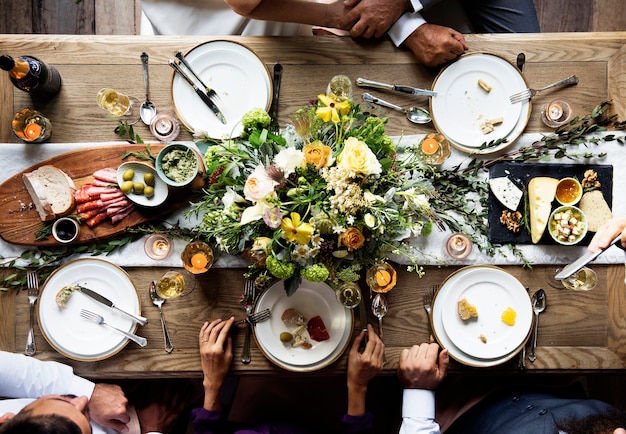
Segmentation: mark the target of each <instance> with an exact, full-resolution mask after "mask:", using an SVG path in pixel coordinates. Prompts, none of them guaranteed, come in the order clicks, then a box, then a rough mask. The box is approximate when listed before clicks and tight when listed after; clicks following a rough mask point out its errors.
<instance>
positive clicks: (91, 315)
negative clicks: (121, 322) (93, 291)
mask: <svg viewBox="0 0 626 434" xmlns="http://www.w3.org/2000/svg"><path fill="white" fill-rule="evenodd" d="M80 316H81V317H82V318H85V319H86V320H87V321H91V322H93V323H96V324H100V325H105V326H107V327H109V328H112V329H113V330H115V331H118V332H119V333H121V334H123V335H124V336H126V337H127V338H128V339H130V340H131V341H133V342H135V343H136V344H137V345H139V346H141V347H145V346H146V344H147V343H148V341H147V340H146V338H142V337H141V336H137V335H134V334H132V333H128V332H127V331H124V330H122V329H118V328H117V327H114V326H112V325H111V324H109V323H107V322H106V321H105V319H104V317H103V316H102V315H98V314H97V313H95V312H91V311H89V310H86V309H81V310H80Z"/></svg>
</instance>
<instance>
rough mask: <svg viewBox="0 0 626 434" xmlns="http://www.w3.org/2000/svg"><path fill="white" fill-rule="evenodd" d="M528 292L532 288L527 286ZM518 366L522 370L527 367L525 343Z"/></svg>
mask: <svg viewBox="0 0 626 434" xmlns="http://www.w3.org/2000/svg"><path fill="white" fill-rule="evenodd" d="M526 292H527V293H529V292H530V288H529V287H528V286H527V287H526ZM517 367H518V369H520V370H522V371H523V370H524V369H526V345H525V344H524V345H523V346H522V351H521V352H520V354H519V359H518V360H517Z"/></svg>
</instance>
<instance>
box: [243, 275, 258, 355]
mask: <svg viewBox="0 0 626 434" xmlns="http://www.w3.org/2000/svg"><path fill="white" fill-rule="evenodd" d="M255 298H256V285H255V284H254V281H253V280H250V279H248V280H246V283H245V286H244V291H243V302H244V303H245V304H244V309H245V311H246V317H249V316H250V314H251V313H252V308H253V305H254V300H255ZM251 334H252V324H250V323H248V324H247V325H246V334H245V336H244V341H243V350H242V353H241V363H243V364H246V365H247V364H248V363H250V359H251V357H250V335H251Z"/></svg>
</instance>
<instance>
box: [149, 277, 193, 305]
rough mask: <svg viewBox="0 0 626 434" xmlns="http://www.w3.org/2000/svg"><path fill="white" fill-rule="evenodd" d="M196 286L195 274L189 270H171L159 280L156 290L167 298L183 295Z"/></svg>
mask: <svg viewBox="0 0 626 434" xmlns="http://www.w3.org/2000/svg"><path fill="white" fill-rule="evenodd" d="M195 286H196V280H195V275H194V274H192V273H190V272H189V271H187V270H170V271H168V272H166V273H165V274H164V275H163V276H161V278H160V279H159V280H157V284H156V291H157V294H159V296H161V297H162V298H165V299H171V298H177V297H182V296H184V295H187V294H189V293H190V292H191V291H193V289H194V287H195Z"/></svg>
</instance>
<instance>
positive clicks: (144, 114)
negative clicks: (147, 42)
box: [139, 52, 157, 125]
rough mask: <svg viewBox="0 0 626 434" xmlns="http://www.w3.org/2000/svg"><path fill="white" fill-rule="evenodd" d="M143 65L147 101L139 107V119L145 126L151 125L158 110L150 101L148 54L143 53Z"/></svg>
mask: <svg viewBox="0 0 626 434" xmlns="http://www.w3.org/2000/svg"><path fill="white" fill-rule="evenodd" d="M141 63H142V64H143V82H144V85H145V86H146V100H145V101H144V102H142V103H141V106H140V107H139V117H140V118H141V120H142V121H143V123H144V124H146V125H150V122H151V121H152V118H153V117H154V115H156V112H157V109H156V106H155V105H154V103H153V102H152V101H150V86H149V84H148V83H149V80H148V53H145V52H144V53H141Z"/></svg>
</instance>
